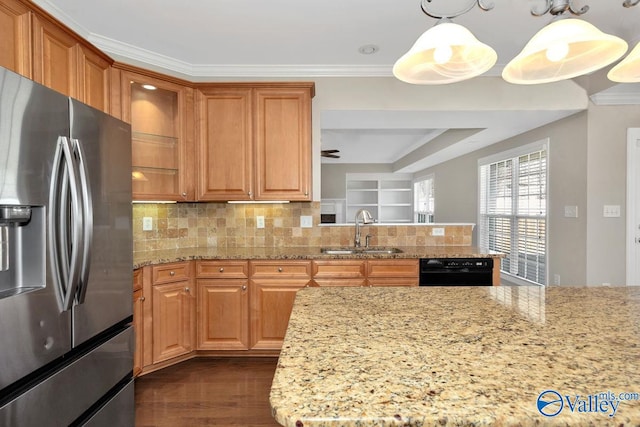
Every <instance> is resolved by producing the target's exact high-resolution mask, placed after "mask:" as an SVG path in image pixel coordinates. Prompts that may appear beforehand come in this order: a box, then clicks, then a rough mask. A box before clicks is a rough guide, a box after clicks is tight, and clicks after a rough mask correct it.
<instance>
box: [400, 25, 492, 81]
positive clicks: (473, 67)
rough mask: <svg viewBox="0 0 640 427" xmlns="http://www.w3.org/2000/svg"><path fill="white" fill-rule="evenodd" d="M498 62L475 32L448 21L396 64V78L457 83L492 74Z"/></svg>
mask: <svg viewBox="0 0 640 427" xmlns="http://www.w3.org/2000/svg"><path fill="white" fill-rule="evenodd" d="M497 59H498V55H497V54H496V51H495V50H493V49H492V48H491V47H490V46H488V45H486V44H484V43H482V42H480V41H479V40H478V39H477V38H475V36H474V35H473V34H472V33H471V31H469V30H467V29H466V28H465V27H463V26H462V25H458V24H454V23H453V22H451V21H450V20H448V19H446V18H444V19H441V20H440V21H439V23H438V24H436V25H435V26H433V27H432V28H430V29H429V30H427V31H426V32H425V33H424V34H422V36H420V38H418V40H417V41H416V42H415V43H414V45H413V46H412V47H411V49H410V50H409V51H408V52H407V53H405V54H404V55H403V56H402V57H400V59H398V60H397V61H396V63H395V65H394V66H393V75H394V76H396V78H398V79H399V80H402V81H404V82H407V83H413V84H424V85H429V84H444V83H455V82H459V81H462V80H466V79H470V78H472V77H476V76H479V75H480V74H482V73H484V72H486V71H488V70H489V69H490V68H491V67H493V65H494V64H495V63H496V61H497Z"/></svg>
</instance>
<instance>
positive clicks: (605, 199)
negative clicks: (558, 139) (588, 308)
mask: <svg viewBox="0 0 640 427" xmlns="http://www.w3.org/2000/svg"><path fill="white" fill-rule="evenodd" d="M630 127H640V106H637V105H634V106H591V107H590V108H589V123H588V129H589V141H588V148H587V152H588V166H587V170H588V173H587V174H586V177H585V178H586V181H587V191H588V196H589V197H588V203H587V250H586V253H587V266H586V268H587V283H588V284H589V285H601V284H603V283H610V284H612V285H619V284H624V283H625V282H626V274H625V272H626V259H625V258H626V215H625V214H626V191H627V190H626V187H627V186H626V182H627V181H626V179H627V178H626V173H627V172H626V169H627V168H626V165H627V128H630ZM604 205H619V206H620V210H621V215H620V217H619V218H605V217H604V216H603V207H604Z"/></svg>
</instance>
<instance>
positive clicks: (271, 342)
mask: <svg viewBox="0 0 640 427" xmlns="http://www.w3.org/2000/svg"><path fill="white" fill-rule="evenodd" d="M309 284H310V279H256V280H251V283H250V285H249V286H250V288H251V348H252V349H255V350H280V349H281V348H282V342H283V341H284V336H285V333H286V332H287V326H288V325H289V316H290V315H291V310H292V309H293V302H294V301H295V299H296V293H297V292H298V291H299V290H300V289H302V288H304V287H306V286H309Z"/></svg>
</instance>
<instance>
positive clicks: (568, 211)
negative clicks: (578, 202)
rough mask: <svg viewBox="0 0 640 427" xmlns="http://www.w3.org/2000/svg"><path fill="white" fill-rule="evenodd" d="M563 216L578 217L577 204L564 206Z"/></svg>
mask: <svg viewBox="0 0 640 427" xmlns="http://www.w3.org/2000/svg"><path fill="white" fill-rule="evenodd" d="M564 217H565V218H578V207H577V206H565V207H564Z"/></svg>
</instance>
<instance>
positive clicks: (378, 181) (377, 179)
mask: <svg viewBox="0 0 640 427" xmlns="http://www.w3.org/2000/svg"><path fill="white" fill-rule="evenodd" d="M346 186H347V187H346V194H347V203H346V205H347V209H346V220H347V222H354V221H355V215H356V213H357V212H358V210H360V209H366V210H368V211H369V212H371V215H373V217H374V218H375V219H376V220H377V221H378V223H382V224H384V223H404V222H406V223H410V222H413V182H412V176H411V175H410V174H395V173H367V174H361V173H348V174H347V175H346Z"/></svg>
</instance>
